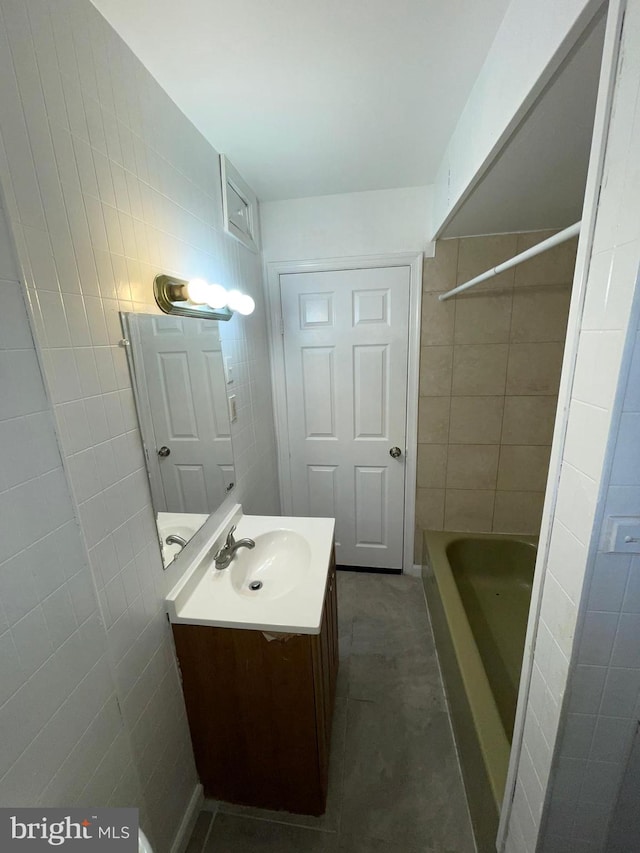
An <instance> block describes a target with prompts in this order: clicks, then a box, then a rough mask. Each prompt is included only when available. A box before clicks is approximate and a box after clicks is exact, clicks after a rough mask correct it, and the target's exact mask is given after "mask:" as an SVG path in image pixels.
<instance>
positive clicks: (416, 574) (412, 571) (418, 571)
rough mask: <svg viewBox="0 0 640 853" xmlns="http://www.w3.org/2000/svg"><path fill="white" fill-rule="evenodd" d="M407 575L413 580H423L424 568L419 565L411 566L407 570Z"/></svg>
mask: <svg viewBox="0 0 640 853" xmlns="http://www.w3.org/2000/svg"><path fill="white" fill-rule="evenodd" d="M405 575H409V576H410V577H412V578H421V577H422V566H421V565H419V564H418V563H414V564H413V565H412V566H409V568H408V569H406V570H405Z"/></svg>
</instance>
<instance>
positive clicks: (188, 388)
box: [121, 314, 235, 567]
mask: <svg viewBox="0 0 640 853" xmlns="http://www.w3.org/2000/svg"><path fill="white" fill-rule="evenodd" d="M121 316H122V326H123V329H124V335H125V338H126V340H128V341H129V346H128V347H127V351H128V361H129V370H130V371H131V379H132V384H133V391H134V396H135V401H136V407H137V410H138V421H139V424H140V431H141V433H142V440H143V444H144V452H145V458H146V463H147V471H148V474H149V483H150V486H151V496H152V500H153V508H154V512H155V514H156V522H157V525H158V534H159V538H160V542H161V546H162V559H163V562H164V565H165V567H166V566H168V565H169V563H170V562H171V561H172V560H173V559H174V558H175V556H176V555H177V554H178V553H179V552H180V551H181V549H182V548H183V547H184V545H185V544H186V543H187V542H188V541H189V539H190V538H191V537H192V536H193V535H194V534H195V533H196V531H197V530H199V529H200V527H202V525H203V524H204V522H205V521H206V520H207V518H208V516H209V514H210V513H212V512H214V511H215V510H216V509H217V508H218V507H219V506H220V504H221V503H222V502H223V500H224V499H225V497H226V496H227V495H228V494H229V492H230V491H231V490H232V489H233V487H234V483H235V474H234V463H233V448H232V445H231V425H230V422H229V402H228V395H227V384H226V379H225V371H224V362H223V358H222V349H221V344H220V334H219V330H218V323H217V322H216V321H214V320H198V319H194V318H191V317H177V316H166V315H152V314H122V315H121Z"/></svg>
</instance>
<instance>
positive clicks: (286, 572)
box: [223, 530, 311, 598]
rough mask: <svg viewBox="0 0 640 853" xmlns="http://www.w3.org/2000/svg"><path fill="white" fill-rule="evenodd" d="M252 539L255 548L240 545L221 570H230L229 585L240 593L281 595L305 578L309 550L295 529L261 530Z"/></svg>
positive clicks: (256, 595) (309, 560)
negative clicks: (229, 563) (228, 563)
mask: <svg viewBox="0 0 640 853" xmlns="http://www.w3.org/2000/svg"><path fill="white" fill-rule="evenodd" d="M254 541H255V543H256V547H255V548H252V549H251V550H249V549H248V548H241V549H240V550H239V551H237V552H236V555H235V557H234V558H233V560H232V562H231V565H230V566H229V569H228V570H227V569H224V570H223V571H230V572H231V585H232V586H233V588H234V589H235V591H236V592H237V593H238V594H239V595H246V596H248V597H250V598H256V597H258V596H259V597H260V598H280V597H281V596H283V595H287V593H289V592H290V591H291V590H292V589H294V588H295V587H296V586H298V584H300V583H304V582H305V580H307V578H308V575H309V564H310V562H311V549H310V548H309V543H308V542H307V540H306V539H305V538H304V537H303V536H301V535H300V534H299V533H296V532H295V530H274V531H272V532H271V533H262V534H260V535H259V536H256V538H255V540H254ZM258 584H260V586H258ZM252 586H253V587H254V588H253V589H252V588H251V587H252Z"/></svg>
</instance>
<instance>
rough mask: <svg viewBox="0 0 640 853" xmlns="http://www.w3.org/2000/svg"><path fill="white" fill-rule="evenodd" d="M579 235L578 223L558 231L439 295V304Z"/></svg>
mask: <svg viewBox="0 0 640 853" xmlns="http://www.w3.org/2000/svg"><path fill="white" fill-rule="evenodd" d="M579 233H580V223H579V222H576V223H574V224H573V225H570V226H569V227H568V228H565V229H564V231H558V233H557V234H554V235H553V236H552V237H548V238H547V239H546V240H542V242H541V243H536V245H535V246H532V247H531V248H530V249H526V250H525V251H524V252H520V254H519V255H515V257H513V258H509V260H508V261H503V262H502V263H501V264H498V266H496V267H493V268H492V269H490V270H487V272H483V273H481V274H480V275H477V276H476V277H475V278H472V279H471V281H466V282H465V283H464V284H459V285H458V286H457V287H454V288H453V290H448V291H447V292H446V293H441V294H440V296H438V299H439V300H440V302H444V301H445V299H451V297H452V296H455V295H456V294H458V293H462V292H463V291H464V290H468V289H469V288H470V287H474V285H476V284H480V282H481V281H486V280H487V279H488V278H493V276H494V275H499V274H500V273H501V272H504V271H505V270H508V269H511V267H515V266H517V265H518V264H521V263H523V261H528V260H529V258H534V257H535V256H536V255H539V254H541V253H542V252H546V251H547V249H553V247H554V246H557V245H558V244H559V243H564V242H566V241H567V240H570V239H571V238H572V237H575V236H577V235H578V234H579Z"/></svg>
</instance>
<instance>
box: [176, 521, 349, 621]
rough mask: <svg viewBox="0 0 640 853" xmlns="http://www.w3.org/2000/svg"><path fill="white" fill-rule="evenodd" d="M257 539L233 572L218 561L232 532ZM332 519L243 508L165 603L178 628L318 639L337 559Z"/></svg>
mask: <svg viewBox="0 0 640 853" xmlns="http://www.w3.org/2000/svg"><path fill="white" fill-rule="evenodd" d="M232 524H235V525H236V531H235V538H236V540H238V539H245V538H248V539H253V540H254V542H255V543H256V544H255V548H251V549H249V548H240V549H239V550H238V551H237V552H236V554H235V556H234V558H233V560H232V561H231V563H230V565H229V566H228V567H227V568H226V569H216V568H215V565H214V555H215V553H216V551H217V550H218V548H219V547H220V545H222V544H223V542H224V540H225V537H226V534H227V531H228V530H229V528H230V527H231V525H232ZM334 525H335V522H334V520H333V519H332V518H282V517H278V516H260V515H243V514H242V508H241V507H240V506H238V507H237V508H236V509H235V510H234V511H233V512H232V513H230V514H229V515H228V516H227V517H226V518H225V520H224V521H223V522H222V523H221V525H220V527H219V528H218V530H217V531H216V532H215V533H214V534H213V535H212V537H211V538H210V540H209V542H208V543H207V544H206V545H205V546H203V549H202V551H201V552H200V553H199V554H198V555H196V556H195V557H194V560H193V563H192V564H191V566H190V567H189V568H188V569H187V571H186V572H185V574H184V575H183V577H182V579H181V580H180V581H179V582H178V583H177V584H176V586H175V587H174V588H173V589H172V590H171V592H170V593H169V595H168V596H167V598H166V605H167V612H168V614H169V618H170V619H171V621H172V622H176V623H186V624H190V625H212V626H218V627H223V628H247V629H253V630H265V631H270V632H282V633H299V634H317V633H318V632H319V631H320V623H321V621H322V605H323V601H324V594H325V587H326V583H327V573H328V569H329V564H330V561H331V558H332V555H333V532H334Z"/></svg>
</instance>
